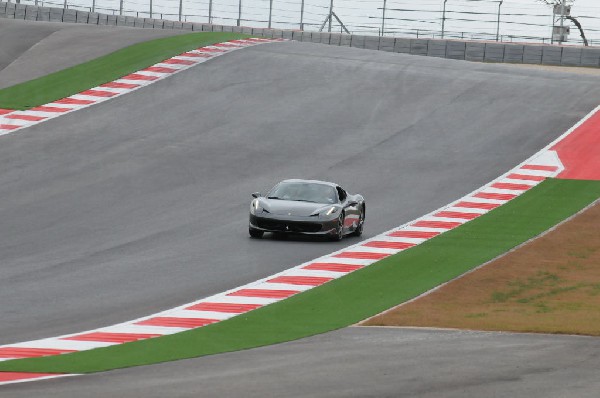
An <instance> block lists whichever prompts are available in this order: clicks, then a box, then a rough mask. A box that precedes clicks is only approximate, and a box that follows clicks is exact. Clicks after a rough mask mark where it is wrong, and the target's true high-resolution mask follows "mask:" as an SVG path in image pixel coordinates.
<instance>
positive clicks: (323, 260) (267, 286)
mask: <svg viewBox="0 0 600 398" xmlns="http://www.w3.org/2000/svg"><path fill="white" fill-rule="evenodd" d="M599 110H600V107H598V108H596V109H595V110H594V111H592V112H591V113H590V114H588V115H587V116H586V117H585V118H584V119H583V120H581V121H580V122H579V123H578V124H577V125H575V126H574V127H573V128H571V129H570V130H569V131H567V132H566V133H565V134H563V135H562V136H561V137H559V138H558V139H557V140H555V141H554V142H553V143H551V144H550V145H548V146H547V147H546V148H544V149H543V150H541V151H540V152H538V153H537V154H535V155H534V156H532V157H531V158H529V159H528V160H526V161H525V162H523V163H522V164H520V165H519V166H517V167H515V168H514V169H512V170H510V171H509V172H507V173H505V174H504V175H502V176H500V177H499V178H497V179H496V180H494V181H492V182H490V183H489V184H487V185H485V186H483V187H481V188H479V189H477V190H475V191H473V192H472V193H470V194H468V195H466V196H465V197H463V198H461V199H459V200H457V201H455V202H452V203H450V204H449V205H447V206H444V207H442V208H440V209H438V210H435V211H433V212H431V213H429V214H427V215H425V216H423V217H420V218H418V219H416V220H414V221H411V222H409V223H406V224H404V225H401V226H399V227H397V228H394V229H392V230H389V231H386V232H384V233H381V234H379V235H377V236H375V237H373V238H370V239H367V240H364V241H361V242H360V243H357V244H355V245H351V246H348V247H346V248H344V249H342V250H339V251H336V252H333V253H331V254H328V255H325V256H322V257H319V258H317V259H314V260H311V261H308V262H306V263H303V264H300V265H298V266H296V267H294V268H291V269H289V270H286V271H283V272H280V273H278V274H275V275H272V276H269V277H267V278H264V279H261V280H258V281H256V282H253V283H250V284H247V285H245V286H241V287H237V288H235V289H232V290H229V291H226V292H224V293H220V294H217V295H214V296H211V297H207V298H203V299H200V300H197V301H194V302H191V303H187V304H184V305H181V306H179V307H177V308H173V309H170V310H167V311H163V312H160V313H157V314H153V315H149V316H145V317H142V318H139V319H135V320H133V321H129V322H124V323H120V324H117V325H113V326H107V327H104V328H100V329H96V330H89V331H85V332H80V333H74V334H68V335H64V336H59V337H52V338H46V339H41V340H35V341H28V342H23V343H16V344H9V345H4V346H0V361H3V360H4V361H5V360H11V359H19V358H33V357H42V356H48V355H60V354H65V353H71V352H78V351H84V350H90V349H94V348H101V347H108V346H113V345H117V344H123V343H128V342H132V341H137V340H144V339H149V338H153V337H159V336H164V335H169V334H174V333H179V332H182V331H186V330H190V329H195V328H199V327H203V326H206V325H210V324H213V323H217V322H220V321H223V320H226V319H229V318H232V317H234V316H237V315H240V314H243V313H247V312H249V311H252V310H255V309H257V308H260V307H263V306H265V305H269V304H272V303H276V302H279V301H281V300H284V299H286V298H288V297H290V296H293V295H295V294H298V293H301V292H303V291H306V290H309V289H312V288H313V287H316V286H319V285H322V284H325V283H327V282H329V281H331V280H334V279H337V278H340V277H342V276H344V275H347V274H349V273H351V272H353V271H356V270H358V269H361V268H364V267H367V266H369V265H371V264H373V263H375V262H377V261H379V260H381V259H383V258H386V257H388V256H391V255H393V254H396V253H399V252H401V251H403V250H407V249H410V248H411V247H414V246H416V245H419V244H420V243H423V242H425V241H427V240H428V239H431V238H433V237H435V236H437V235H440V234H442V233H444V232H446V231H449V230H451V229H454V228H456V227H458V226H460V225H462V224H465V223H467V222H469V221H470V220H472V219H475V218H477V217H479V216H481V215H483V214H486V213H487V212H489V211H490V210H493V209H495V208H496V207H499V206H501V205H503V204H505V203H507V202H509V201H510V200H512V199H514V198H515V197H517V196H519V195H521V194H522V193H524V192H526V191H527V190H529V189H531V188H533V187H534V186H536V185H538V184H539V183H540V182H542V181H543V180H545V179H546V178H548V177H555V176H558V175H559V174H560V173H562V172H563V170H564V166H563V164H562V162H561V160H560V158H559V153H558V152H557V151H556V150H554V148H555V146H556V144H557V143H559V142H560V141H561V140H563V139H564V138H565V137H567V136H568V135H569V134H571V133H572V132H573V131H575V130H576V129H577V128H578V127H579V126H581V125H582V124H583V123H584V122H585V121H586V120H588V119H589V118H590V117H592V116H593V115H594V114H596V113H597V112H598V111H599ZM2 375H4V378H3V376H2ZM62 376H67V375H53V376H52V375H48V374H42V375H40V374H31V373H13V374H12V376H7V375H6V373H2V372H0V385H2V384H9V383H14V382H23V381H32V380H39V379H41V378H48V377H62ZM11 377H12V378H11Z"/></svg>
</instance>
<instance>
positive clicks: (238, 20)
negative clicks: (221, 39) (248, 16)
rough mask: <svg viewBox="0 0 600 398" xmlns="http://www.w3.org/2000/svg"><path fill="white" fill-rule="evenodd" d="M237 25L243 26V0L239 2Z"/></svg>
mask: <svg viewBox="0 0 600 398" xmlns="http://www.w3.org/2000/svg"><path fill="white" fill-rule="evenodd" d="M237 26H242V0H239V3H238V19H237Z"/></svg>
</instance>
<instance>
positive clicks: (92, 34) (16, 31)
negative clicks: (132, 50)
mask: <svg viewBox="0 0 600 398" xmlns="http://www.w3.org/2000/svg"><path fill="white" fill-rule="evenodd" d="M184 33H189V32H186V31H182V30H159V29H157V30H153V29H139V28H137V29H136V28H125V27H116V26H93V25H81V24H71V23H61V22H24V21H16V20H11V19H4V18H2V19H0V88H6V87H9V86H12V85H14V84H18V83H23V82H25V81H27V80H31V79H35V78H38V77H41V76H45V75H47V74H50V73H53V72H57V71H59V70H61V69H65V68H68V67H71V66H75V65H78V64H80V63H83V62H86V61H89V60H92V59H94V58H98V57H100V56H102V55H106V54H108V53H111V52H113V51H116V50H120V49H121V48H123V47H127V46H130V45H132V44H136V43H139V42H142V41H147V40H152V39H158V38H161V37H166V36H173V35H179V34H184Z"/></svg>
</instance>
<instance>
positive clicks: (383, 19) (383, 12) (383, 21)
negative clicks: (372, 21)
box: [379, 0, 387, 36]
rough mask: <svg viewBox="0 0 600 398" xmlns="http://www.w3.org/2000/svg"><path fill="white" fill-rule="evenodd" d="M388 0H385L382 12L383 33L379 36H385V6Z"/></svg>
mask: <svg viewBox="0 0 600 398" xmlns="http://www.w3.org/2000/svg"><path fill="white" fill-rule="evenodd" d="M386 3H387V0H383V11H382V14H381V34H380V35H379V36H385V6H386Z"/></svg>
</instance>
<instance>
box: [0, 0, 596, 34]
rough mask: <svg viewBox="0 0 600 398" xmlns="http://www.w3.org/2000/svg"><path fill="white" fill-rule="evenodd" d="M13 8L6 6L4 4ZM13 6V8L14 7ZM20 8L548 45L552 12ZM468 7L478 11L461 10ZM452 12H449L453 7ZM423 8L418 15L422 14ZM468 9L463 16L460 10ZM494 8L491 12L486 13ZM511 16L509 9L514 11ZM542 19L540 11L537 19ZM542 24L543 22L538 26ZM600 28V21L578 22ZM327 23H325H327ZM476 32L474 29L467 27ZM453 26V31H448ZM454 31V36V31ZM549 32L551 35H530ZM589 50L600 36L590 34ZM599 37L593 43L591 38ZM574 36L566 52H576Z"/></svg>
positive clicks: (116, 0) (123, 2)
mask: <svg viewBox="0 0 600 398" xmlns="http://www.w3.org/2000/svg"><path fill="white" fill-rule="evenodd" d="M8 1H9V2H10V0H8ZM13 1H14V0H13ZM16 2H17V3H22V4H32V5H40V6H49V7H61V8H69V9H79V10H86V11H89V12H103V13H107V14H112V15H128V16H136V17H147V18H160V19H171V20H176V21H181V22H203V23H206V22H208V23H220V24H227V25H235V26H253V27H268V28H272V27H277V28H280V29H299V30H311V31H316V30H323V29H326V30H327V31H329V32H331V31H334V32H336V31H339V32H343V31H345V32H347V33H352V34H369V35H379V36H408V37H417V38H433V39H465V40H485V41H499V42H539V43H551V26H550V25H551V24H549V23H548V21H549V20H551V19H552V10H551V9H550V8H548V7H546V8H542V10H545V11H546V13H545V14H544V13H537V14H536V13H535V12H534V11H530V12H515V11H514V10H512V11H511V9H507V6H510V5H511V4H510V0H439V4H437V6H435V5H432V4H433V3H428V5H420V4H419V3H414V2H409V1H408V0H345V1H344V2H342V1H340V0H338V1H337V3H334V0H253V1H252V2H250V1H249V0H54V1H53V0H49V1H42V0H17V1H16ZM470 3H473V4H475V6H469V7H466V6H465V4H470ZM451 6H452V7H451ZM419 7H420V8H419ZM465 7H466V8H465ZM490 7H493V8H490ZM513 8H514V7H513ZM538 12H539V11H538ZM544 18H545V21H546V22H543V21H544ZM583 18H587V19H586V21H593V22H594V23H596V24H597V25H598V26H600V18H596V17H585V16H584V17H583ZM327 22H328V23H327ZM473 24H477V28H472V29H470V26H471V25H473ZM449 25H451V26H449ZM457 28H458V29H457ZM542 29H543V30H545V31H547V32H548V35H547V36H545V35H543V34H539V35H538V34H533V33H530V32H540V31H541V30H542ZM587 31H588V32H589V33H590V34H591V36H592V37H591V38H590V39H589V40H588V41H589V42H590V45H595V44H600V29H592V28H588V29H587ZM594 35H596V36H597V37H594ZM581 43H582V41H581V40H580V39H578V38H576V37H575V35H573V37H572V38H571V40H570V41H569V42H568V44H581Z"/></svg>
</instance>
